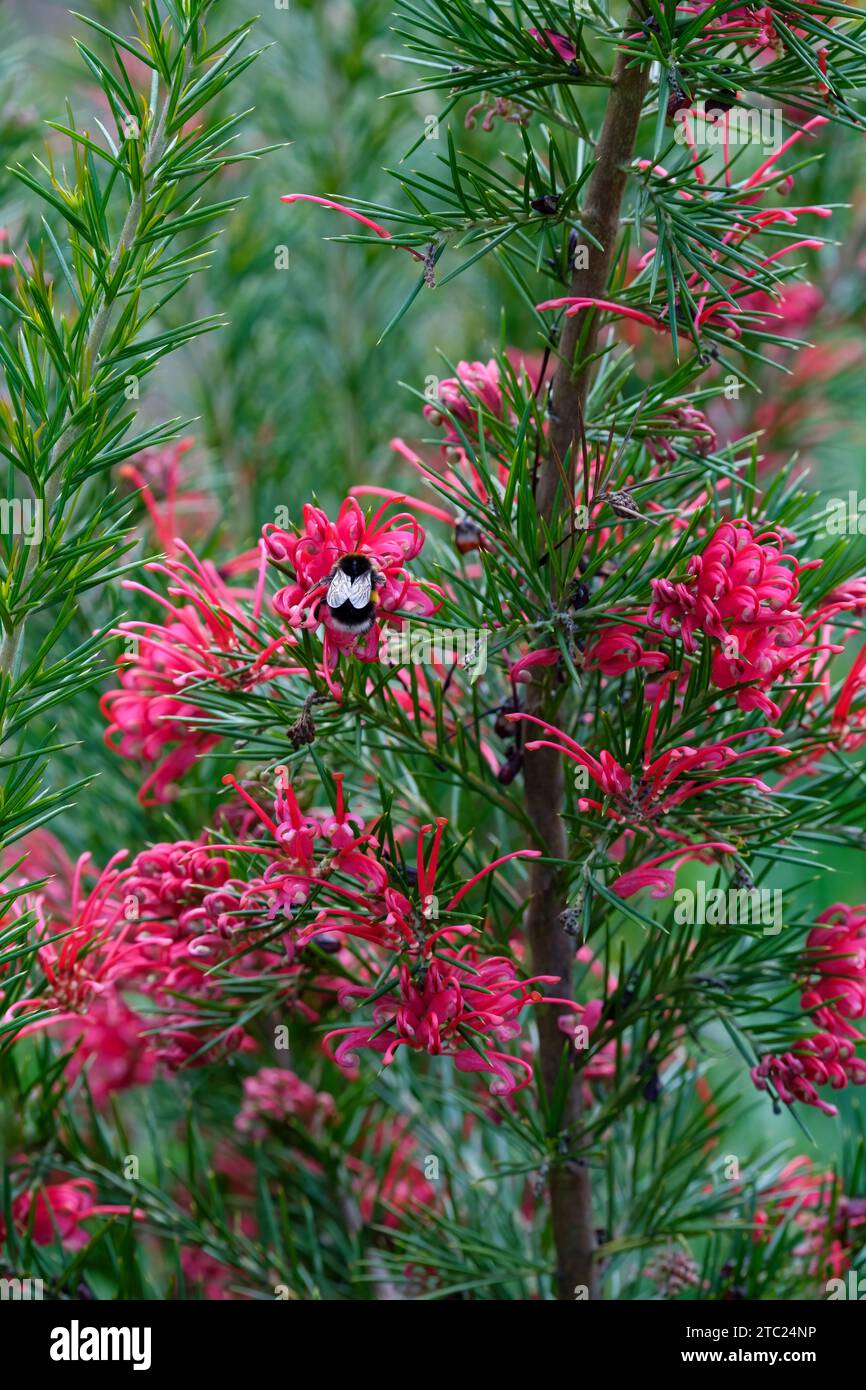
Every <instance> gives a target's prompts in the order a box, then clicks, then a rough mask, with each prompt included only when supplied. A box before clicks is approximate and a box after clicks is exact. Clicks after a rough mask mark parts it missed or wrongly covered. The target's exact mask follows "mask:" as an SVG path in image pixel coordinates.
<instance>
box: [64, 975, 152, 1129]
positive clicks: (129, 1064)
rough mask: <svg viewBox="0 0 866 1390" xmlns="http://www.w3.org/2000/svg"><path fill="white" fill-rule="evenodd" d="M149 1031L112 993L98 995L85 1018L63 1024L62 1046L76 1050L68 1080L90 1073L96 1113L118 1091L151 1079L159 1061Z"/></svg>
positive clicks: (90, 1086) (89, 1006)
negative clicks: (148, 1034) (148, 1035)
mask: <svg viewBox="0 0 866 1390" xmlns="http://www.w3.org/2000/svg"><path fill="white" fill-rule="evenodd" d="M150 1026H152V1025H150V1024H149V1023H148V1022H147V1020H145V1019H144V1018H142V1017H141V1015H140V1014H136V1013H133V1011H132V1010H131V1009H130V1008H128V1007H127V1005H126V1004H125V1003H124V1001H123V1000H122V999H121V998H120V996H119V995H118V993H117V992H116V991H114V990H109V991H106V992H105V993H102V994H97V995H95V996H94V998H93V999H92V1000H91V1001H90V1003H89V1004H88V1006H87V1010H86V1012H85V1013H84V1014H83V1015H82V1016H81V1018H77V1019H75V1020H74V1021H73V1020H71V1019H70V1020H68V1021H67V1022H66V1023H64V1024H62V1025H61V1027H60V1034H61V1038H62V1045H63V1047H64V1048H72V1049H73V1051H72V1056H71V1057H70V1059H69V1062H68V1063H67V1066H66V1075H67V1077H68V1078H69V1079H70V1081H71V1080H74V1079H75V1077H77V1076H78V1075H80V1074H81V1073H82V1072H84V1073H85V1074H86V1076H87V1085H88V1089H89V1091H90V1094H91V1096H92V1097H93V1102H94V1104H95V1105H96V1107H97V1108H98V1109H100V1110H101V1109H102V1108H103V1107H104V1106H106V1105H107V1104H108V1101H109V1100H110V1098H111V1096H113V1095H114V1094H115V1093H116V1092H118V1091H128V1090H129V1089H130V1088H131V1087H133V1086H147V1085H149V1083H150V1082H151V1081H152V1080H153V1078H154V1076H155V1074H156V1066H157V1059H156V1055H155V1053H154V1051H153V1047H152V1044H151V1041H150V1039H149V1038H148V1037H147V1030H148V1028H149V1027H150Z"/></svg>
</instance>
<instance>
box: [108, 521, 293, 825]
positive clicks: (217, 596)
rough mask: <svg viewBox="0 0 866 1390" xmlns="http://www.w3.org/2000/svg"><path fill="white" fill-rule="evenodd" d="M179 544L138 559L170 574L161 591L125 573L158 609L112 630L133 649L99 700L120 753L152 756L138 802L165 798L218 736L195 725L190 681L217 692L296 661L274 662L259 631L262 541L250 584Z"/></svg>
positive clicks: (268, 676) (198, 715)
mask: <svg viewBox="0 0 866 1390" xmlns="http://www.w3.org/2000/svg"><path fill="white" fill-rule="evenodd" d="M177 550H178V551H179V552H180V555H182V556H183V557H184V558H183V559H181V558H177V559H174V560H169V561H168V562H167V563H166V564H161V563H156V562H154V563H151V564H149V565H147V566H146V568H147V569H148V570H150V571H151V572H152V573H155V574H161V575H163V576H165V577H166V578H167V579H168V581H169V582H168V586H167V594H168V597H167V598H165V597H163V596H162V595H161V594H159V593H157V592H156V591H155V590H153V589H149V588H147V587H146V586H145V585H143V584H139V583H138V582H137V581H135V580H125V581H124V587H125V588H127V589H129V590H131V591H134V592H140V593H143V594H146V595H147V596H148V598H149V599H151V600H152V601H153V602H155V603H157V604H159V605H160V607H161V608H163V609H164V610H165V614H166V617H165V619H164V621H163V622H144V621H135V622H126V623H121V624H120V626H119V627H118V628H117V629H116V632H117V634H118V635H119V636H122V637H124V638H125V639H126V640H127V642H129V643H130V645H131V646H132V648H133V650H132V652H131V653H129V654H126V655H124V656H121V657H120V658H119V659H118V663H117V665H118V673H119V678H120V688H119V689H116V690H110V691H108V692H107V694H105V695H104V696H103V697H102V700H101V701H100V708H101V710H102V712H103V714H104V715H105V717H106V719H108V721H109V726H108V729H107V730H106V734H105V739H106V742H107V744H108V746H109V747H110V748H112V749H114V751H115V752H117V753H119V754H120V755H121V756H122V757H125V758H134V759H136V760H140V761H142V762H144V763H155V764H156V767H155V768H154V771H153V772H152V773H151V774H150V775H149V776H148V777H147V778H146V779H145V781H144V783H143V784H142V787H141V791H140V793H139V796H140V799H141V801H142V803H143V804H144V805H155V804H157V803H159V802H163V801H168V800H170V799H171V797H172V796H173V795H175V794H176V784H177V782H178V781H179V780H180V779H181V778H182V777H183V775H184V774H185V773H186V772H187V771H188V770H189V769H190V767H192V765H193V763H194V762H195V761H196V759H197V758H199V757H201V756H202V755H203V754H204V753H206V752H207V751H208V749H210V748H212V747H213V746H214V745H215V744H216V743H217V742H218V735H216V734H211V733H208V731H207V730H206V729H202V728H201V727H200V726H199V724H198V722H197V721H199V720H203V719H204V720H206V718H207V716H206V714H205V712H204V710H202V709H201V708H200V707H199V706H197V705H196V703H195V698H194V695H193V694H192V692H191V691H190V689H189V687H191V686H193V685H195V684H197V683H199V682H213V683H214V684H215V685H217V686H219V687H220V688H221V689H223V690H250V689H253V688H255V686H256V685H258V684H260V683H264V682H266V681H269V680H273V679H275V678H276V677H277V676H278V675H286V674H291V673H292V672H293V671H294V670H296V669H297V668H293V667H279V666H276V665H274V664H273V663H272V662H271V661H270V657H271V656H272V654H273V645H271V646H268V645H267V643H266V641H265V638H264V637H263V636H262V634H261V630H260V615H261V608H262V599H263V594H264V582H265V563H266V556H265V550H264V546H261V554H260V560H259V574H258V579H257V584H256V588H255V590H254V591H253V592H250V591H249V590H247V589H234V588H230V587H229V585H227V584H226V583H225V581H224V580H223V579H222V578H221V577H220V574H219V572H218V570H217V569H216V568H215V567H214V565H213V564H212V563H211V562H210V561H209V560H205V561H201V560H198V559H197V558H196V556H195V555H194V554H193V552H192V551H191V550H190V548H189V546H187V545H185V544H184V542H183V541H178V542H177ZM283 640H285V639H283ZM278 645H282V643H280V644H278Z"/></svg>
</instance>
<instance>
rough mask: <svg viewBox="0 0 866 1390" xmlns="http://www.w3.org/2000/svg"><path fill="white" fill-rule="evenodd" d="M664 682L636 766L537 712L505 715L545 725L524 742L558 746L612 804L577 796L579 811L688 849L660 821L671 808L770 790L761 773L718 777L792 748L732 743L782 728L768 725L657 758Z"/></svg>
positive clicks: (667, 751) (774, 734)
mask: <svg viewBox="0 0 866 1390" xmlns="http://www.w3.org/2000/svg"><path fill="white" fill-rule="evenodd" d="M671 674H676V673H671ZM666 685H667V678H665V681H664V684H663V688H662V689H661V691H660V692H659V694H658V695H657V696H656V698H655V700H654V702H653V708H652V713H651V716H650V722H649V726H648V729H647V735H646V743H645V746H644V749H643V751H642V755H641V758H640V764H639V769H637V770H636V769H634V768H625V767H623V766H622V764H621V763H619V762H617V760H616V758H614V757H613V755H612V754H611V753H609V752H608V751H607V750H606V749H604V750H602V751H601V752H600V753H599V754H598V756H597V757H596V755H595V754H593V753H590V752H589V751H588V750H587V749H586V748H584V747H583V746H582V745H581V744H580V743H578V742H577V741H576V740H575V739H573V738H571V737H570V735H568V734H566V733H564V732H563V730H562V729H557V728H556V727H555V726H554V725H553V724H548V723H547V722H546V721H545V720H543V719H538V718H536V717H535V715H531V714H508V715H506V719H507V720H508V721H509V723H515V722H518V721H521V720H525V721H526V722H527V723H530V724H535V725H536V726H537V727H538V728H540V729H542V730H544V732H545V733H547V734H549V735H550V737H549V738H544V739H534V740H531V741H530V742H528V743H527V744H526V747H527V748H528V749H534V748H556V749H558V750H559V751H560V752H561V753H563V754H564V755H565V757H567V758H569V759H570V760H571V762H574V763H577V765H578V766H579V767H582V768H584V769H585V771H586V774H587V777H588V780H589V781H591V782H594V783H595V785H596V786H597V787H598V789H599V791H601V792H602V793H603V795H604V796H605V798H608V799H609V804H608V805H606V806H605V805H603V804H602V802H600V801H596V800H592V799H590V798H589V797H581V798H580V800H579V806H580V809H581V810H588V809H592V810H596V811H601V812H603V813H604V814H605V815H608V816H611V817H612V818H613V819H614V820H618V821H622V822H623V823H625V824H629V825H632V826H634V827H642V828H644V829H646V828H652V829H653V830H654V832H655V833H656V834H658V835H662V836H664V837H665V838H668V839H674V840H677V841H679V842H680V843H681V844H682V845H683V847H684V849H685V848H688V840H687V838H686V837H684V836H683V835H681V834H676V833H674V832H672V831H670V830H667V829H666V828H665V827H664V825H662V824H660V822H661V821H662V819H663V818H664V817H665V816H666V815H667V814H668V813H669V812H670V811H673V810H675V809H677V808H679V807H683V806H687V804H688V803H689V802H690V801H691V799H692V798H693V797H697V796H703V795H704V794H706V793H707V792H709V791H715V790H716V789H717V788H719V787H728V786H744V787H753V788H755V789H756V790H757V791H762V792H768V793H769V791H770V788H769V787H768V786H767V784H766V783H765V782H762V781H761V779H760V778H759V777H755V776H748V775H747V776H740V775H737V776H728V775H725V776H719V775H718V774H719V773H720V772H726V770H727V769H728V768H732V767H734V766H735V765H736V764H738V763H740V762H742V761H743V760H744V759H748V758H753V757H756V756H758V755H760V754H763V753H777V754H787V752H788V750H787V749H782V748H778V747H774V746H773V745H771V744H761V745H759V746H758V747H757V748H751V749H746V750H744V751H742V752H736V751H735V750H734V749H733V748H732V747H731V744H732V743H735V742H736V741H737V740H739V739H742V738H750V737H751V736H752V735H757V734H766V735H767V736H768V737H769V738H778V737H780V733H779V730H778V729H771V728H766V727H765V728H758V729H748V730H743V731H742V732H740V733H736V734H729V735H728V737H727V738H723V739H719V740H718V741H717V742H716V743H712V744H709V745H708V746H707V747H706V748H693V747H691V746H690V745H687V744H683V745H680V746H678V747H673V748H667V749H665V751H664V752H663V753H661V754H659V755H658V757H653V744H654V739H655V729H656V724H657V722H658V716H659V708H660V705H661V702H662V700H663V699H664V695H665V689H664V687H665V686H666ZM688 809H689V810H691V809H692V808H691V807H690V806H689V807H688Z"/></svg>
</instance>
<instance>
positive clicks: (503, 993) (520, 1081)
mask: <svg viewBox="0 0 866 1390" xmlns="http://www.w3.org/2000/svg"><path fill="white" fill-rule="evenodd" d="M555 983H557V977H556V976H549V975H538V976H536V977H534V978H532V979H528V980H520V979H518V977H517V976H516V975H515V973H514V966H513V965H512V963H511V962H510V961H509V960H507V959H506V958H505V957H501V956H493V957H489V958H488V959H481V958H479V956H478V954H477V951H475V950H474V949H473V948H472V947H469V946H464V947H462V948H461V949H460V950H457V951H455V950H452V949H451V948H448V947H443V948H441V950H440V951H439V952H437V954H436V956H435V957H433V958H432V959H430V960H429V961H427V962H425V963H424V965H423V966H422V967H421V969H420V970H416V971H414V972H413V971H411V970H410V968H409V966H408V965H407V964H406V963H404V964H402V965H401V967H400V974H399V982H398V983H396V984H395V985H394V987H393V988H392V989H391V990H390V991H389V993H387V994H382V992H381V990H375V989H367V988H362V987H360V986H350V987H349V988H348V989H344V990H342V991H341V998H342V999H343V1000H348V999H349V998H353V997H354V998H373V997H374V996H378V997H376V1000H375V1003H374V1006H373V1021H372V1022H370V1023H368V1024H361V1025H353V1026H350V1027H346V1028H336V1029H334V1030H333V1031H332V1032H331V1033H328V1035H327V1036H326V1038H325V1040H324V1041H325V1046H326V1048H327V1047H328V1044H329V1043H330V1042H331V1041H332V1040H333V1039H339V1042H338V1043H337V1045H336V1047H335V1048H334V1051H333V1056H334V1060H335V1061H336V1062H338V1063H339V1064H340V1066H351V1065H354V1064H356V1061H357V1058H356V1054H357V1051H358V1050H359V1049H361V1048H365V1049H371V1050H372V1051H374V1052H378V1053H381V1054H382V1061H383V1065H385V1066H388V1064H389V1063H391V1062H393V1060H394V1057H395V1056H396V1054H397V1051H398V1050H399V1048H401V1047H409V1048H412V1049H413V1050H415V1051H420V1052H429V1053H430V1054H431V1055H433V1056H440V1055H443V1054H446V1055H449V1056H452V1057H453V1058H454V1063H455V1066H456V1067H457V1068H458V1070H460V1071H470V1072H474V1071H481V1072H488V1073H490V1074H491V1075H492V1076H493V1082H492V1083H491V1086H490V1090H491V1093H492V1094H493V1095H510V1094H511V1092H512V1091H515V1090H520V1089H522V1087H524V1086H528V1085H529V1083H530V1081H531V1080H532V1067H531V1066H530V1064H529V1063H528V1062H526V1061H524V1060H523V1059H522V1058H520V1057H515V1056H512V1055H511V1054H510V1053H506V1052H501V1051H499V1050H498V1049H497V1048H496V1047H491V1046H490V1041H491V1040H492V1041H493V1042H496V1043H499V1042H507V1041H511V1040H513V1039H514V1038H516V1037H518V1036H519V1034H520V1022H519V1015H520V1014H521V1012H522V1011H523V1009H524V1008H526V1006H527V1005H528V1004H540V1003H545V1004H562V1005H564V1006H566V1007H568V1008H571V1009H573V1008H574V1007H575V1006H574V1004H573V1002H572V1001H571V1000H568V999H557V998H549V997H547V996H545V995H542V994H541V993H540V992H539V991H538V990H536V989H534V988H533V986H535V985H538V984H555Z"/></svg>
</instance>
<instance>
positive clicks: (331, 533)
mask: <svg viewBox="0 0 866 1390" xmlns="http://www.w3.org/2000/svg"><path fill="white" fill-rule="evenodd" d="M395 500H402V499H399V498H398V499H394V498H388V499H387V500H386V501H385V502H384V503H383V504H382V506H381V507H379V509H378V511H376V512H374V514H373V515H372V517H370V518H366V517H365V516H364V513H363V512H362V510H361V508H360V506H359V505H358V502H357V501H356V500H355V498H354V497H348V498H347V499H346V500H345V502H344V503H343V505H342V506H341V508H340V511H339V515H338V516H337V520H336V521H331V520H330V519H329V517H328V516H327V515H326V513H325V512H323V511H322V510H321V509H320V508H319V507H313V506H310V505H309V504H307V505H306V506H305V507H304V511H303V526H302V528H301V529H300V530H299V531H298V532H297V533H292V532H289V531H284V530H282V529H281V528H280V527H278V526H274V525H272V524H270V523H269V524H268V525H266V526H265V527H264V529H263V532H262V534H263V537H264V543H265V546H266V548H267V552H268V556H269V557H270V560H271V562H272V563H273V564H275V565H276V566H277V567H278V568H280V569H281V570H287V571H289V572H290V573H291V574H292V581H293V582H292V583H291V584H289V585H287V586H286V587H285V588H283V589H280V591H279V593H277V594H276V595H275V597H274V600H273V604H274V608H275V610H276V612H277V613H279V614H280V616H281V617H282V618H285V620H286V621H287V622H288V624H289V626H290V627H292V628H301V627H303V628H314V627H317V626H318V625H319V624H320V623H321V624H322V627H323V650H324V668H325V674H326V678H327V679H328V681H329V683H331V684H332V682H331V673H332V672H333V670H334V668H335V666H336V664H337V660H338V658H339V655H340V653H341V652H351V653H352V654H353V655H355V656H357V657H359V658H360V659H361V660H362V661H376V660H377V657H378V652H379V644H380V641H381V635H382V627H383V624H384V625H390V626H393V627H398V628H399V627H402V624H403V616H402V615H403V614H405V613H419V614H421V615H422V616H425V617H427V616H429V615H430V614H431V613H434V612H435V611H436V608H437V606H438V605H437V604H436V602H435V600H434V599H433V598H431V596H430V594H429V593H427V592H426V591H425V590H424V589H422V588H421V587H420V585H419V584H418V583H416V582H415V580H414V579H413V578H412V576H411V574H410V573H409V571H408V570H407V569H406V565H407V564H408V562H409V561H411V560H414V559H415V557H416V556H417V555H418V554H420V551H421V549H422V547H423V545H424V531H423V530H422V528H421V526H420V525H419V524H418V521H417V520H416V518H415V517H414V516H413V515H412V514H411V513H410V512H399V513H396V514H393V515H391V516H386V513H387V512H388V510H389V508H390V507H391V506H393V504H394V501H395ZM347 561H351V562H352V563H354V564H355V565H356V566H357V568H358V572H359V573H360V572H361V569H362V568H364V569H366V570H367V571H368V572H371V574H372V579H371V591H370V602H369V604H368V605H367V607H366V608H365V609H363V610H361V609H356V610H354V611H353V612H352V613H351V614H349V615H348V617H345V618H344V616H343V609H344V608H346V607H347V606H348V605H347V603H344V604H342V605H341V606H340V607H339V608H338V607H336V606H334V607H332V606H331V605H330V604H329V603H328V602H327V601H326V600H327V596H328V593H329V586H330V584H331V581H332V580H333V578H334V577H335V575H336V574H337V573H338V571H339V569H340V567H341V565H343V566H345V564H346V562H347ZM430 587H431V588H432V587H433V586H430ZM332 689H335V687H333V684H332Z"/></svg>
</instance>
